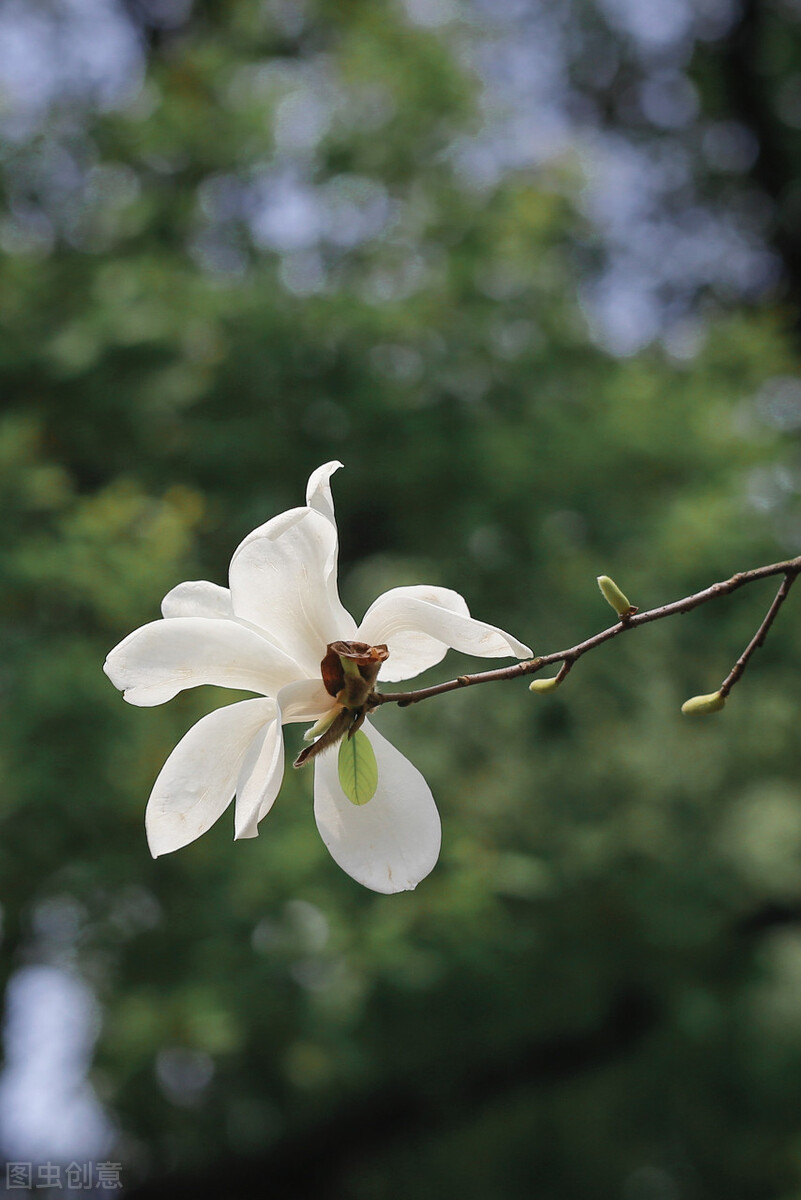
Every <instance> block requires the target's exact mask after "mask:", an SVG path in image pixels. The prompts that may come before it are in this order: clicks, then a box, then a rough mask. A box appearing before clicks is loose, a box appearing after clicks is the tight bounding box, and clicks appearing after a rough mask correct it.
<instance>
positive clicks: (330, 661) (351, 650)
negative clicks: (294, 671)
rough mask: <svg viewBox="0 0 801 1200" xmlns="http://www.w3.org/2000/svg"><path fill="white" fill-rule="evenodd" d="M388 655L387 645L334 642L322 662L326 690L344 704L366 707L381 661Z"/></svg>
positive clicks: (352, 707)
mask: <svg viewBox="0 0 801 1200" xmlns="http://www.w3.org/2000/svg"><path fill="white" fill-rule="evenodd" d="M388 658H389V650H388V649H387V647H386V646H383V645H382V646H368V645H367V643H366V642H331V643H330V644H329V645H328V646H327V648H326V656H325V658H324V659H323V661H322V662H321V663H320V671H321V673H322V677H323V683H324V685H325V690H326V691H327V692H328V694H329V696H333V697H334V699H335V700H336V701H337V703H338V704H341V705H342V706H343V708H349V709H351V710H358V709H361V708H363V707H364V705H365V704H366V703H367V699H368V697H369V695H370V693H371V692H372V690H373V687H374V686H375V681H376V679H377V678H378V672H379V670H380V669H381V664H382V663H383V662H386V660H387V659H388Z"/></svg>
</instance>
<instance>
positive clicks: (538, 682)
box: [528, 675, 562, 692]
mask: <svg viewBox="0 0 801 1200" xmlns="http://www.w3.org/2000/svg"><path fill="white" fill-rule="evenodd" d="M561 682H562V680H561V679H560V678H559V676H558V675H554V676H552V678H551V679H533V680H532V681H531V683H530V684H529V685H528V690H529V691H530V692H555V691H556V689H557V688H558V687H559V684H560V683H561Z"/></svg>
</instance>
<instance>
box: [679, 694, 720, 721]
mask: <svg viewBox="0 0 801 1200" xmlns="http://www.w3.org/2000/svg"><path fill="white" fill-rule="evenodd" d="M725 703H726V697H725V696H722V695H721V694H720V692H710V693H709V695H708V696H691V697H690V699H689V700H685V701H684V703H683V704H682V706H681V711H682V712H683V713H684V714H685V716H688V717H694V716H695V715H696V714H698V713H713V712H720V710H721V709H722V708H723V706H724V704H725Z"/></svg>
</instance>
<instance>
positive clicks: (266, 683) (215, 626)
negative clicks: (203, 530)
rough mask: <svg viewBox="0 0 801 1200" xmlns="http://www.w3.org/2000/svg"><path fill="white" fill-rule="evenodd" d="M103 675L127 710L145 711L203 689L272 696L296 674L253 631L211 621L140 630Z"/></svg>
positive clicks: (183, 620)
mask: <svg viewBox="0 0 801 1200" xmlns="http://www.w3.org/2000/svg"><path fill="white" fill-rule="evenodd" d="M103 670H104V671H105V672H106V674H107V675H108V677H109V679H110V680H111V682H112V683H113V684H114V686H115V687H118V688H119V689H120V690H121V691H123V692H124V694H125V699H126V700H127V701H128V702H129V704H137V705H140V706H142V707H145V708H147V707H150V706H151V705H154V704H163V703H164V701H165V700H171V699H172V697H173V696H175V695H177V693H178V692H180V691H183V689H184V688H192V687H198V686H199V685H200V684H203V683H212V684H216V685H217V686H218V687H229V688H242V689H243V690H245V691H248V692H263V693H265V694H267V695H276V694H277V693H278V691H279V690H280V689H281V688H282V687H283V686H284V685H285V684H287V683H289V682H291V681H292V680H293V679H297V677H298V675H299V674H300V673H301V672H300V670H299V668H298V666H297V663H294V662H293V661H292V659H291V658H289V657H288V656H287V655H286V654H284V652H283V651H282V650H279V649H278V648H277V646H273V645H271V643H270V642H268V641H266V639H265V638H263V637H260V636H259V635H258V634H257V633H254V632H253V630H251V629H245V627H244V626H242V625H239V624H238V623H237V622H236V621H224V620H221V619H220V618H216V617H173V618H171V619H170V620H168V621H153V622H151V623H150V624H149V625H143V626H142V628H141V629H135V630H134V632H133V633H131V634H129V635H128V637H127V638H125V639H124V640H123V641H121V642H120V644H119V645H118V646H115V648H114V649H113V650H112V651H111V653H110V654H109V656H108V658H107V659H106V662H105V665H104V667H103Z"/></svg>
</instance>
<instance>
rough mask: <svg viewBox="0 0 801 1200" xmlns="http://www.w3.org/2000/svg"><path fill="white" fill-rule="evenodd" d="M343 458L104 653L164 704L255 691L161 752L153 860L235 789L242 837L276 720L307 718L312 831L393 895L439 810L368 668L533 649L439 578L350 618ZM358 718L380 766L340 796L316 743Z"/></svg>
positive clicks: (127, 692)
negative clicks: (336, 490) (344, 578)
mask: <svg viewBox="0 0 801 1200" xmlns="http://www.w3.org/2000/svg"><path fill="white" fill-rule="evenodd" d="M341 465H342V464H341V463H338V462H331V463H326V464H325V465H324V466H322V467H320V468H319V469H318V470H317V471H315V472H314V473H313V474H312V476H311V478H310V479H309V483H308V487H307V491H306V505H305V506H304V507H302V508H292V509H290V510H289V511H288V512H285V513H281V514H280V515H279V516H277V517H274V518H273V519H272V520H271V521H268V522H267V523H266V524H265V525H262V526H260V527H259V528H258V529H255V530H254V531H253V533H251V534H249V535H248V536H247V537H246V538H245V540H244V541H243V542H242V544H241V545H240V546H239V547H238V549H237V550H236V552H235V554H234V556H233V559H232V560H231V567H230V575H229V583H230V588H223V587H218V586H217V585H215V584H213V583H207V582H205V581H198V582H189V583H182V584H179V585H178V586H177V587H176V588H173V590H172V591H171V592H169V593H168V594H167V596H165V598H164V601H163V603H162V613H163V618H164V619H163V620H160V621H154V622H152V623H151V624H149V625H144V626H142V628H141V629H137V630H136V631H135V632H134V633H132V634H130V635H129V636H128V637H127V638H125V639H124V641H122V642H120V644H119V645H118V646H117V647H116V648H115V649H114V650H112V651H111V653H110V654H109V656H108V658H107V660H106V664H105V668H104V669H105V671H106V673H107V675H108V676H109V678H110V679H111V680H112V682H113V683H114V684H115V686H116V687H118V688H120V689H121V690H122V691H123V693H124V696H125V699H126V700H128V701H129V702H130V703H131V704H137V705H141V706H145V707H147V706H150V705H155V704H162V703H164V701H166V700H170V699H172V697H173V696H175V695H176V694H177V693H178V692H179V691H181V690H182V689H184V688H191V687H197V686H198V685H200V684H204V683H207V684H216V685H217V686H220V687H227V688H241V689H243V690H245V691H250V692H256V693H257V694H258V695H259V697H261V698H259V699H253V700H242V701H239V702H238V703H236V704H230V705H228V706H226V707H224V708H220V709H217V710H216V711H215V712H212V713H209V715H208V716H206V717H203V718H202V719H201V720H200V721H198V723H197V724H196V725H194V726H193V728H192V729H190V730H189V732H188V733H187V734H186V736H185V737H184V738H183V739H182V740H181V741H180V742H179V743H178V745H177V746H176V748H175V750H173V752H172V754H171V755H170V757H169V758H168V759H167V762H166V763H165V765H164V767H163V769H162V771H161V773H160V774H159V777H158V779H157V780H156V783H155V786H154V788H153V791H152V794H151V796H150V800H149V803H148V806H147V813H146V818H145V823H146V828H147V836H148V842H149V845H150V849H151V852H152V853H153V855H154V856H158V855H160V854H167V853H169V852H170V851H172V850H178V849H179V848H180V847H181V846H185V845H187V844H188V843H189V842H192V841H194V840H195V838H198V837H200V835H201V834H202V833H205V832H206V830H207V829H209V828H210V827H211V825H213V824H214V822H215V821H216V820H217V819H218V817H220V816H221V815H222V813H223V812H224V810H225V809H226V808H227V807H228V805H229V804H230V802H231V800H232V799H233V798H234V796H235V797H236V804H235V811H234V830H235V837H237V838H245V837H255V836H256V835H257V833H258V824H259V822H260V821H261V819H262V817H264V816H266V814H267V813H268V812H269V810H270V808H271V807H272V805H273V802H274V800H275V798H276V796H277V795H278V791H279V789H280V787H281V781H282V778H283V772H284V746H283V738H282V734H281V726H282V725H284V724H287V723H289V722H301V721H307V722H314V723H315V724H314V726H313V727H312V730H311V733H312V734H313V736H315V737H317V741H316V742H315V743H314V744H313V745H312V746H311V747H310V748H309V750H308V751H306V752H305V755H304V754H302V755H301V756H300V760H303V759H304V757H313V758H314V814H315V819H316V821H317V827H318V829H319V831H320V834H321V836H322V839H323V841H324V842H325V844H326V846H327V847H328V849H329V851H330V852H331V854H332V856H333V857H334V859H335V860H336V862H337V863H338V864H339V865H340V866H341V867H342V868H343V870H345V871H347V873H348V874H349V875H351V876H352V877H353V878H354V879H356V880H358V881H359V882H360V883H362V884H364V885H365V886H366V887H369V888H372V889H373V890H374V891H377V892H400V891H405V890H407V889H409V888H413V887H416V885H417V884H418V883H419V882H420V880H421V879H423V878H425V876H426V875H427V874H428V873H429V871H430V870H431V869H432V867H433V866H434V864H435V862H436V861H437V857H438V855H439V847H440V821H439V814H438V812H437V809H436V806H435V804H434V800H433V797H432V795H431V791H430V789H429V787H428V785H427V783H426V781H425V780H424V779H423V777H422V775H421V774H420V772H419V771H418V770H417V768H416V767H414V766H413V765H412V763H410V762H409V760H408V759H407V758H405V757H404V756H403V755H402V754H401V753H400V752H399V751H398V750H396V749H395V748H394V747H393V746H392V745H391V744H390V743H389V742H388V741H387V740H386V739H385V738H384V737H382V736H381V734H380V733H379V732H378V730H377V729H375V728H374V727H373V726H372V725H371V723H370V721H369V720H366V717H367V714H368V713H369V711H370V708H371V705H370V703H369V697H370V693H371V690H372V686H373V683H374V682H375V679H376V675H377V678H378V680H380V681H382V682H397V681H399V680H404V679H412V678H414V677H415V676H416V675H419V674H420V672H421V671H425V670H426V669H427V668H428V667H433V666H435V665H436V664H437V663H438V662H440V661H441V660H442V658H444V656H445V654H446V652H447V650H448V649H449V648H453V649H456V650H460V651H462V652H464V653H466V654H473V655H478V656H480V657H482V658H496V657H511V656H514V657H517V658H528V657H530V655H531V651H530V650H529V648H528V647H527V646H524V645H523V644H522V643H521V642H518V641H517V639H516V638H513V637H511V636H510V635H509V634H507V633H504V632H503V631H502V630H500V629H497V628H495V626H492V625H486V624H485V623H484V622H483V621H476V620H474V619H473V618H472V617H471V616H470V613H469V611H468V608H467V604H466V603H465V601H464V600H463V599H462V597H461V596H460V595H459V594H458V593H457V592H452V591H449V590H448V589H447V588H440V587H425V586H418V587H400V588H393V589H392V590H391V591H388V592H385V593H384V594H383V595H382V596H379V597H378V599H377V600H376V601H375V602H374V603H373V604H372V605H371V606H370V608H369V609H368V610H367V613H366V614H365V617H364V620H363V621H362V623H361V625H359V626H357V625H356V622H355V621H354V620H353V618H352V617H351V616H350V614H349V613H348V612H346V610H345V609H344V608H343V606H342V604H341V602H340V599H339V593H338V589H337V554H338V544H337V527H336V522H335V520H334V506H333V502H332V499H331V486H330V479H331V476H332V475H333V473H334V471H336V470H337V468H338V467H340V466H341ZM359 726H362V728H363V733H364V734H365V735H366V737H367V739H368V740H369V743H370V745H371V746H372V749H373V752H374V754H375V765H376V766H377V769H378V781H377V785H376V786H375V791H374V792H373V794H372V796H371V798H370V799H368V800H367V802H364V801H363V800H362V799H359V800H358V801H357V802H352V800H351V799H349V798H348V796H347V795H346V794H345V791H344V790H343V787H342V785H341V783H340V775H339V773H338V769H337V762H336V755H335V754H333V753H331V752H330V751H329V749H328V746H329V743H331V742H333V741H335V740H339V739H340V738H342V737H345V738H347V737H348V735H352V734H353V732H354V730H355V729H356V728H358V727H359ZM318 735H319V736H318ZM357 736H358V735H357ZM300 760H299V761H300Z"/></svg>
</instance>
